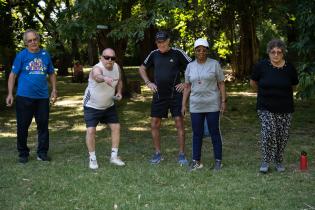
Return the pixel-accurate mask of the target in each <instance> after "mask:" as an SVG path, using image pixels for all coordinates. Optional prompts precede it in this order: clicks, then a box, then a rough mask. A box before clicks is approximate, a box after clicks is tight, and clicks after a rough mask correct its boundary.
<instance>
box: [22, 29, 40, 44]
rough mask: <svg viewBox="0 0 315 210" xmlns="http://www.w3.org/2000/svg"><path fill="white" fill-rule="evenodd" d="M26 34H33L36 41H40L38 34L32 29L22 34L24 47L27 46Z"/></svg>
mask: <svg viewBox="0 0 315 210" xmlns="http://www.w3.org/2000/svg"><path fill="white" fill-rule="evenodd" d="M28 33H34V34H35V36H36V39H37V40H38V41H40V36H39V34H38V33H37V31H36V30H34V29H27V30H26V31H25V32H24V33H23V41H24V44H25V45H27V38H26V36H27V34H28Z"/></svg>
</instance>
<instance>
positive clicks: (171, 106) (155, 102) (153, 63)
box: [139, 31, 191, 165]
mask: <svg viewBox="0 0 315 210" xmlns="http://www.w3.org/2000/svg"><path fill="white" fill-rule="evenodd" d="M155 43H156V45H157V48H158V49H156V50H153V51H151V53H150V54H149V55H148V56H147V58H146V59H145V60H144V62H143V64H142V65H141V66H140V68H139V73H140V76H141V77H142V79H143V80H144V82H145V84H146V85H147V87H148V88H150V90H151V91H152V92H153V99H152V104H151V133H152V139H153V144H154V147H155V153H154V155H153V157H152V159H151V160H150V162H151V163H152V164H159V163H160V161H161V160H163V157H162V156H161V144H160V127H161V119H162V118H167V116H168V110H170V112H171V114H172V117H173V118H174V120H175V127H176V129H177V136H178V143H179V155H178V162H179V164H180V165H185V164H187V163H188V161H187V160H186V158H185V130H184V122H183V117H182V114H181V108H182V91H183V90H184V84H183V83H181V81H180V73H181V72H183V71H184V70H185V69H186V66H187V64H188V63H189V62H190V61H191V58H190V57H188V55H186V53H185V52H184V51H183V50H180V49H177V48H173V47H172V48H171V47H170V38H169V36H168V34H167V33H166V32H164V31H159V32H158V33H157V34H156V37H155ZM151 67H152V68H153V69H154V81H150V80H149V78H148V75H147V73H146V70H147V69H149V68H151Z"/></svg>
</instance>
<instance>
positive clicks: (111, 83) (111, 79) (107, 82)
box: [103, 76, 114, 87]
mask: <svg viewBox="0 0 315 210" xmlns="http://www.w3.org/2000/svg"><path fill="white" fill-rule="evenodd" d="M103 78H104V82H105V83H106V84H108V85H109V86H111V87H113V82H114V79H113V78H111V77H108V76H104V77H103Z"/></svg>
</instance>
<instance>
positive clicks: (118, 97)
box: [113, 93, 122, 101]
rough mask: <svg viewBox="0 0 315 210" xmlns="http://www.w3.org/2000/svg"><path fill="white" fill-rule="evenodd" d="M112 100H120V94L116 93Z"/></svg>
mask: <svg viewBox="0 0 315 210" xmlns="http://www.w3.org/2000/svg"><path fill="white" fill-rule="evenodd" d="M113 99H114V100H117V101H120V100H121V99H122V95H121V93H116V95H114V97H113Z"/></svg>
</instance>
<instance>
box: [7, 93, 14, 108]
mask: <svg viewBox="0 0 315 210" xmlns="http://www.w3.org/2000/svg"><path fill="white" fill-rule="evenodd" d="M13 101H14V98H13V95H12V94H8V96H7V98H6V103H7V107H11V106H12V105H13Z"/></svg>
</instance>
